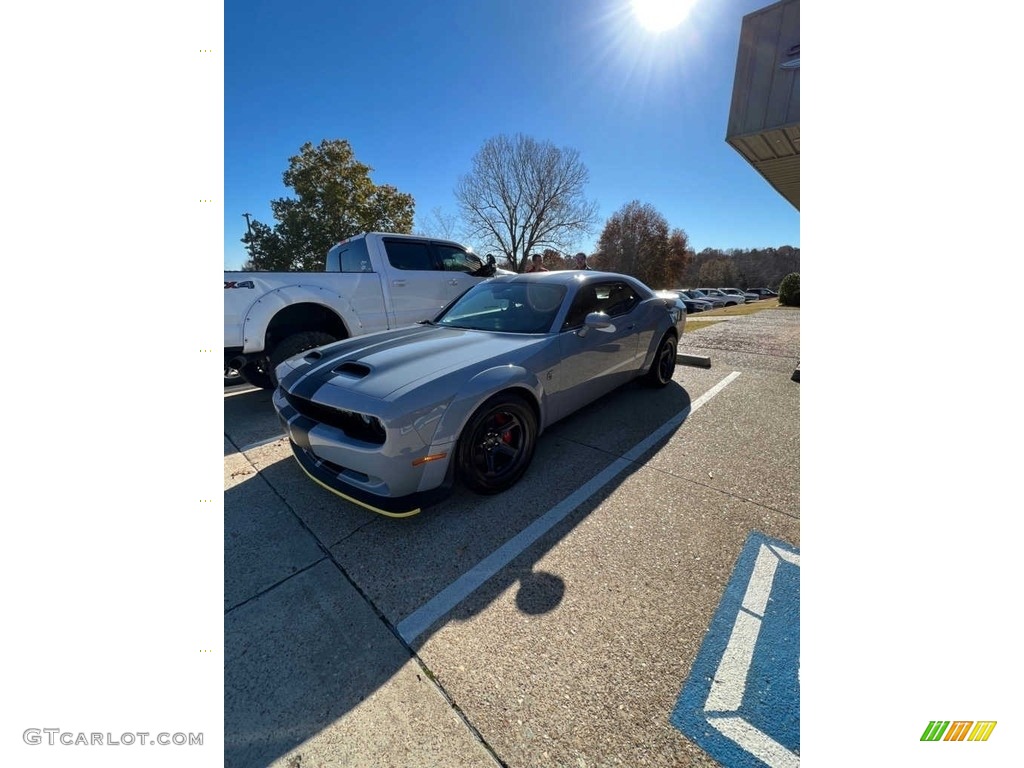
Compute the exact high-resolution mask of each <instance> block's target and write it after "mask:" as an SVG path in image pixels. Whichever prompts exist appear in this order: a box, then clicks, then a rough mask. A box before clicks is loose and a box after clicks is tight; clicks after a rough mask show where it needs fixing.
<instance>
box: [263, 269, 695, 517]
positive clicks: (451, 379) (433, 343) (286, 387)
mask: <svg viewBox="0 0 1024 768" xmlns="http://www.w3.org/2000/svg"><path fill="white" fill-rule="evenodd" d="M685 322H686V309H685V305H684V304H683V303H682V301H681V300H680V299H679V298H678V296H674V295H673V294H665V293H658V292H655V291H652V290H651V289H650V288H648V287H647V286H645V285H644V284H642V283H641V282H639V281H637V280H636V279H634V278H632V277H628V276H626V275H618V274H613V273H607V272H595V271H575V270H573V271H564V272H540V273H531V274H522V275H510V276H500V277H495V278H491V279H489V280H486V281H484V282H482V283H479V284H478V285H475V286H474V287H472V288H471V289H470V290H468V291H467V292H466V293H464V294H463V295H462V296H461V297H460V298H458V299H456V300H455V301H454V302H452V303H451V304H450V305H449V306H448V307H446V308H445V309H444V310H442V312H441V313H440V314H439V315H438V316H437V317H436V318H435V319H434V320H431V321H426V322H423V323H420V324H418V325H413V326H407V327H404V328H396V329H393V330H390V331H382V332H380V333H373V334H369V335H365V336H357V337H355V338H351V339H344V340H342V341H338V342H335V343H333V344H328V345H326V346H323V347H319V348H317V349H313V350H309V351H306V352H303V353H301V354H299V355H296V356H295V357H293V358H290V359H289V360H286V361H285V362H283V363H282V364H281V365H280V366H278V368H277V371H276V373H277V379H278V381H279V382H280V386H279V387H278V388H277V390H275V392H274V408H275V409H276V410H277V413H278V415H279V416H280V419H281V421H282V423H283V424H284V427H285V430H286V432H287V434H288V437H289V438H290V440H291V447H292V450H293V452H294V454H295V458H296V459H297V460H298V462H299V465H300V466H301V467H302V469H303V470H304V471H305V472H306V474H308V475H309V476H310V477H311V478H312V479H313V480H315V481H316V482H317V483H319V484H320V485H322V486H324V487H325V488H327V489H328V490H330V491H333V492H334V493H336V494H338V495H339V496H342V497H343V498H345V499H347V500H349V501H351V502H354V503H356V504H358V505H360V506H362V507H365V508H367V509H370V510H372V511H374V512H379V513H380V514H383V515H388V516H391V517H406V516H408V515H414V514H416V513H417V512H419V511H420V510H421V509H422V508H423V507H424V506H426V505H428V504H430V503H433V502H435V501H437V500H438V499H440V498H441V497H443V496H444V495H445V494H446V493H447V492H449V491H450V490H451V488H452V486H453V484H454V483H455V482H456V480H458V481H460V482H462V483H463V484H464V485H465V486H467V487H468V488H470V489H472V490H473V491H476V492H478V493H484V494H491V493H499V492H501V491H504V490H506V489H507V488H509V487H510V486H512V485H513V484H514V483H515V482H516V481H517V480H519V478H520V477H522V476H523V473H524V472H526V470H527V468H528V467H529V465H530V460H531V459H532V457H533V452H534V447H535V446H536V441H537V437H538V436H539V435H540V434H541V433H542V432H543V431H544V429H545V428H547V427H548V426H550V425H551V424H553V423H554V422H556V421H558V420H559V419H561V418H563V417H565V416H568V415H569V414H570V413H573V412H574V411H577V410H579V409H580V408H582V407H583V406H585V405H587V404H588V403H590V402H593V401H594V400H596V399H597V398H599V397H601V396H602V395H604V394H606V393H608V392H609V391H611V390H612V389H615V388H616V387H618V386H621V385H623V384H625V383H626V382H629V381H631V380H633V379H634V378H636V377H639V376H645V377H646V378H647V379H648V380H649V381H650V383H651V384H652V385H654V386H655V387H664V386H665V385H666V384H668V383H669V381H671V379H672V373H673V371H674V369H675V364H676V345H677V344H678V342H679V338H680V336H681V334H682V332H683V326H684V324H685Z"/></svg>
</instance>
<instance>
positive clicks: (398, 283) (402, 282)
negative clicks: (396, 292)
mask: <svg viewBox="0 0 1024 768" xmlns="http://www.w3.org/2000/svg"><path fill="white" fill-rule="evenodd" d="M391 284H392V285H393V286H395V288H405V280H392V281H391Z"/></svg>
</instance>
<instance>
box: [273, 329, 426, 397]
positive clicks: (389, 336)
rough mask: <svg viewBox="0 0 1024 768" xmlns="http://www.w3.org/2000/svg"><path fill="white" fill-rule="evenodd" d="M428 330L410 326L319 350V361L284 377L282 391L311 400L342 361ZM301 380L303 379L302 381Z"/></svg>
mask: <svg viewBox="0 0 1024 768" xmlns="http://www.w3.org/2000/svg"><path fill="white" fill-rule="evenodd" d="M429 330H430V328H429V326H423V325H421V326H414V327H411V328H403V329H396V330H395V331H390V332H387V331H386V332H385V333H384V334H382V335H381V338H377V339H371V338H369V337H366V338H360V337H358V336H357V337H355V338H354V339H351V340H346V341H345V342H342V343H341V344H338V345H337V348H335V349H332V350H330V352H327V353H324V352H323V351H321V355H322V356H321V357H320V359H319V360H314V361H312V362H310V363H307V364H306V365H305V366H303V367H302V368H299V369H298V370H296V371H293V372H292V373H290V374H288V375H287V376H286V377H285V380H284V389H285V391H286V392H290V393H291V394H293V395H298V396H299V397H302V398H305V399H306V400H312V399H313V397H314V395H316V393H317V390H319V389H320V387H321V386H323V384H324V382H326V381H327V380H328V378H329V377H328V376H327V375H326V374H327V371H330V370H332V369H333V368H336V367H338V366H339V365H341V364H342V363H343V362H346V358H350V359H351V360H353V361H357V360H359V358H360V357H362V356H363V355H367V354H373V353H374V352H379V351H382V350H386V349H388V348H389V347H392V346H396V345H402V344H405V340H406V339H407V338H409V337H410V336H418V335H421V334H423V333H425V332H428V331H429ZM303 377H305V378H303Z"/></svg>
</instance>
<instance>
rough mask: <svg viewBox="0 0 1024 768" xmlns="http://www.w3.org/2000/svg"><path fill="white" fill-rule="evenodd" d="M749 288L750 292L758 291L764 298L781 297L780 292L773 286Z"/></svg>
mask: <svg viewBox="0 0 1024 768" xmlns="http://www.w3.org/2000/svg"><path fill="white" fill-rule="evenodd" d="M748 290H749V292H750V293H756V294H757V295H758V296H760V297H761V298H762V299H777V298H778V297H779V294H778V292H776V291H773V290H772V289H771V288H750V289H748Z"/></svg>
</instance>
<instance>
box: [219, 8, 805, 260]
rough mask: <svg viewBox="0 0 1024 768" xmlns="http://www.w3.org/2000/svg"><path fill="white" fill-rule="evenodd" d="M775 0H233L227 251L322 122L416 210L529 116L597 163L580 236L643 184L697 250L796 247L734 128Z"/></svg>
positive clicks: (795, 229)
mask: <svg viewBox="0 0 1024 768" xmlns="http://www.w3.org/2000/svg"><path fill="white" fill-rule="evenodd" d="M768 4H769V3H767V2H765V0H724V1H723V0H696V2H695V3H694V5H693V7H692V9H691V11H690V13H689V14H688V16H687V18H686V20H685V21H684V22H683V23H682V24H680V25H679V26H678V27H676V28H674V29H672V30H669V31H667V32H662V33H660V34H655V33H651V32H648V31H646V30H645V29H643V28H642V27H641V26H640V25H639V24H638V23H637V20H636V17H635V15H634V14H633V12H632V9H631V6H630V2H629V0H596V2H595V1H593V0H448V1H446V2H439V3H422V2H407V1H406V0H377V1H376V2H372V3H362V2H359V3H357V2H337V0H334V1H333V2H326V1H325V0H306V1H304V2H293V3H288V4H284V3H279V2H251V1H247V2H240V1H239V0H229V1H228V2H227V3H226V4H225V7H224V8H225V16H224V30H225V55H224V174H225V178H224V184H225V197H224V268H225V269H236V268H238V267H239V266H240V265H241V263H242V261H244V259H245V255H246V254H245V250H244V246H243V245H242V244H241V242H240V238H241V237H242V235H243V234H244V233H245V219H244V218H243V216H242V214H243V213H251V214H252V216H253V217H254V218H256V219H259V220H261V221H263V222H265V223H267V224H271V225H272V224H273V223H274V219H273V216H272V214H271V212H270V205H269V204H270V200H272V199H275V198H278V197H282V196H290V195H291V194H292V192H291V190H290V189H288V188H287V187H285V186H284V185H283V183H282V181H281V174H282V173H283V172H284V170H285V169H286V168H287V164H288V158H289V157H291V156H292V155H294V154H297V152H298V149H299V147H300V146H301V145H302V144H303V143H304V142H306V141H310V142H312V143H314V144H318V143H319V142H320V141H321V140H323V139H347V140H348V141H349V142H350V143H351V145H352V148H353V150H354V152H355V155H356V158H357V159H358V160H359V161H361V162H363V163H366V164H367V165H369V166H371V167H372V168H373V172H372V174H371V176H372V178H373V180H374V182H376V183H378V184H384V183H386V184H392V185H394V186H396V187H397V188H398V189H399V190H401V191H403V192H407V193H410V194H412V195H413V197H414V198H415V200H416V216H417V224H419V223H420V221H421V219H423V218H425V217H427V216H429V214H430V212H431V211H432V210H433V209H434V208H437V207H439V208H441V209H442V210H443V211H444V212H445V213H448V214H454V213H456V212H457V207H456V204H455V199H454V197H453V194H452V190H453V188H454V187H455V184H456V182H457V181H458V179H459V177H460V176H461V175H463V174H465V173H466V172H468V171H469V169H470V167H471V161H472V157H473V155H474V154H475V153H476V152H477V150H478V149H479V148H480V147H481V145H482V144H483V142H484V141H485V140H486V139H488V138H490V137H492V136H496V135H498V134H509V135H512V134H515V133H524V134H527V135H529V136H532V137H534V138H536V139H538V140H542V141H544V140H546V141H550V142H552V143H553V144H555V145H557V146H560V147H572V148H574V149H577V150H578V151H579V153H580V158H581V160H582V161H583V163H584V164H585V165H586V166H587V168H588V170H589V172H590V182H589V184H588V185H587V187H586V195H587V197H588V198H590V199H593V200H596V201H597V202H598V205H599V224H598V230H597V231H595V232H594V234H593V236H592V237H591V238H589V239H588V240H586V241H583V242H580V243H579V244H578V245H579V247H580V248H583V249H585V250H591V248H592V246H593V244H594V243H595V242H596V240H597V237H598V235H599V234H600V227H601V226H603V224H604V222H605V220H606V219H607V218H608V217H609V216H610V215H611V214H613V213H614V212H615V211H616V210H618V209H619V208H621V207H622V206H623V205H625V204H626V203H628V202H630V201H631V200H634V199H636V200H640V201H641V202H645V203H650V204H652V205H653V206H654V207H655V208H656V209H658V210H659V211H660V212H661V213H662V214H663V215H664V216H665V217H666V219H668V222H669V225H670V226H672V227H681V228H682V229H684V230H685V231H686V232H687V234H688V235H689V236H690V242H691V245H692V246H693V247H694V248H695V249H696V250H700V249H702V248H705V247H713V248H754V247H765V246H779V245H793V246H799V245H800V216H799V212H798V211H796V209H794V208H793V207H792V206H791V205H790V204H789V203H788V202H786V201H785V200H784V199H783V198H782V197H781V196H780V195H779V194H778V193H777V192H775V190H774V189H772V188H771V187H770V186H769V185H768V184H767V182H765V181H764V180H763V179H762V178H761V177H760V176H759V175H758V174H757V173H756V172H755V171H754V170H753V168H752V167H751V166H750V165H748V164H747V162H746V161H745V160H743V158H741V157H740V156H739V154H737V153H736V151H735V150H733V149H732V148H731V147H730V146H729V145H728V144H726V143H725V130H726V123H727V120H728V115H729V102H730V98H731V94H732V87H733V75H734V72H735V67H736V55H737V50H738V41H739V30H740V24H741V21H742V18H743V16H744V15H745V14H747V13H750V12H752V11H755V10H758V9H760V8H763V7H764V6H765V5H768ZM468 245H475V244H474V243H468Z"/></svg>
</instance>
